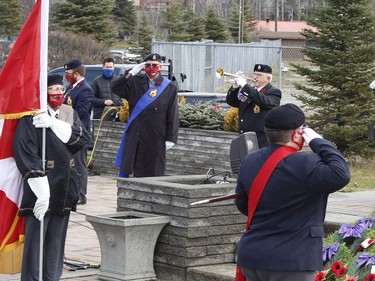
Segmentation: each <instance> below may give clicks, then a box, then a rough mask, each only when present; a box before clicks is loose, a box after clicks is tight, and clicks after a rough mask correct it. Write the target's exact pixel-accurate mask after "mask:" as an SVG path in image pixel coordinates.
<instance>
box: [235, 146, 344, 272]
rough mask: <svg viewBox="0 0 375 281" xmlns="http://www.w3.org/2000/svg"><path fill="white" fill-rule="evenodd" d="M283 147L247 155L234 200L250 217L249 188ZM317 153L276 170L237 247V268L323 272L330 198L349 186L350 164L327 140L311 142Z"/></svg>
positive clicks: (298, 155) (293, 157)
mask: <svg viewBox="0 0 375 281" xmlns="http://www.w3.org/2000/svg"><path fill="white" fill-rule="evenodd" d="M279 147H280V146H278V145H270V146H269V147H267V148H263V149H260V150H257V151H255V152H253V153H250V154H249V155H247V156H246V158H245V159H244V161H243V162H242V164H241V168H240V173H239V176H238V180H237V187H236V193H239V192H242V191H245V192H246V194H247V196H245V197H242V198H240V199H236V206H237V208H238V210H240V211H241V213H243V214H245V215H247V214H248V194H249V190H250V186H251V184H252V182H253V181H254V178H255V176H256V175H257V174H258V172H259V170H260V168H261V167H262V166H263V164H264V163H265V161H266V160H267V159H268V158H269V156H270V155H271V154H272V153H273V152H274V151H275V150H276V149H277V148H279ZM310 147H311V149H312V151H313V152H314V153H311V152H299V153H294V154H292V155H289V156H287V157H286V158H284V159H283V160H281V162H280V163H279V164H278V165H277V166H276V169H275V170H274V171H273V173H272V175H271V177H270V179H269V181H268V183H267V184H266V186H265V188H264V191H263V193H262V196H261V198H260V200H259V203H258V205H257V208H256V210H255V213H254V215H253V218H252V221H251V224H250V228H249V230H248V231H246V232H245V233H244V234H243V236H242V238H241V240H240V244H239V250H238V257H237V263H238V264H239V265H240V266H241V267H244V268H250V269H263V270H281V271H315V270H320V269H321V268H322V265H323V262H322V244H323V237H324V231H323V223H324V218H325V214H326V208H327V199H328V195H329V193H332V192H335V191H337V190H339V189H341V188H343V187H344V186H345V185H346V184H348V182H349V180H350V171H349V167H348V165H347V163H346V160H345V159H344V157H343V156H342V155H341V153H340V152H339V151H337V149H335V148H334V146H333V145H332V143H330V142H329V141H327V140H325V139H314V140H312V141H311V142H310Z"/></svg>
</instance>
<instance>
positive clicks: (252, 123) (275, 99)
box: [226, 84, 281, 133]
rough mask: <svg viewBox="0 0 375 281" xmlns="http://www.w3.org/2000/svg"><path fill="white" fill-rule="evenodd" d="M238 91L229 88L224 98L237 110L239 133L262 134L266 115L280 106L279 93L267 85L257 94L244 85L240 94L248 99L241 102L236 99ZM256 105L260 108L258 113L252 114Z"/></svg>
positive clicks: (252, 88)
mask: <svg viewBox="0 0 375 281" xmlns="http://www.w3.org/2000/svg"><path fill="white" fill-rule="evenodd" d="M239 89H240V88H233V87H230V89H229V91H228V94H227V98H226V101H227V103H228V104H229V105H230V106H233V107H237V108H239V112H238V129H239V132H240V133H244V132H249V131H252V132H264V121H265V118H266V115H267V113H268V111H270V110H271V109H272V108H273V107H276V106H279V105H280V100H281V91H280V90H279V89H277V88H276V87H274V86H272V85H271V84H267V85H266V86H264V87H263V88H262V89H261V90H260V91H259V92H258V90H257V89H256V88H254V87H251V86H250V85H248V84H246V85H245V86H244V87H243V88H242V90H241V92H243V93H246V94H247V95H248V99H247V100H246V101H245V102H242V101H240V100H239V99H238V97H237V94H238V93H239ZM256 105H257V106H259V108H260V111H259V113H255V112H254V108H255V106H256Z"/></svg>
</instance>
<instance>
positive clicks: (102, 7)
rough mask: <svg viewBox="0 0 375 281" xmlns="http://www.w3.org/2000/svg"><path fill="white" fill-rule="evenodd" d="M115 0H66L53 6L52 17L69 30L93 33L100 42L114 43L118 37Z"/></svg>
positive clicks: (59, 25)
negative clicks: (114, 12) (113, 18)
mask: <svg viewBox="0 0 375 281" xmlns="http://www.w3.org/2000/svg"><path fill="white" fill-rule="evenodd" d="M114 1H115V0H66V2H64V3H56V4H54V5H53V6H52V7H53V9H52V13H51V14H52V15H51V19H52V20H53V21H54V23H55V24H56V25H57V27H60V28H62V29H64V30H67V31H72V32H74V33H76V34H82V35H85V34H92V35H94V36H95V38H96V39H97V40H98V41H99V42H105V43H109V44H111V43H113V42H114V41H115V40H116V38H117V30H116V26H115V24H114V23H113V21H112V19H111V17H112V11H113V8H114V4H115V2H114Z"/></svg>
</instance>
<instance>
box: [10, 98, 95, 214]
mask: <svg viewBox="0 0 375 281" xmlns="http://www.w3.org/2000/svg"><path fill="white" fill-rule="evenodd" d="M64 106H65V107H66V108H67V109H66V111H67V112H69V113H68V114H69V115H70V117H67V116H66V115H65V114H64V113H63V112H62V110H60V116H59V118H60V119H61V120H64V121H65V118H66V117H67V118H70V119H69V120H72V122H73V124H72V135H71V137H70V139H69V141H68V143H66V144H64V143H63V142H62V141H61V140H60V139H59V138H58V137H56V135H55V133H54V132H53V131H52V130H51V129H49V128H48V129H46V167H45V168H46V171H45V172H44V171H43V165H42V131H43V129H41V128H38V129H37V128H35V127H34V125H33V117H32V116H25V117H23V118H21V120H20V121H19V124H18V127H17V130H16V133H15V136H14V141H13V152H14V158H15V161H16V164H17V168H18V169H19V171H20V173H21V174H22V177H23V179H24V184H23V185H24V189H23V197H22V202H21V207H20V211H19V214H20V215H26V214H33V208H34V205H35V202H36V199H37V198H36V196H35V194H34V192H33V191H32V190H31V189H30V186H29V184H28V183H27V180H28V179H29V178H34V177H42V176H45V175H47V177H48V182H49V185H50V204H49V208H48V212H47V214H48V213H53V214H63V213H64V212H68V211H70V210H72V208H73V209H74V208H75V206H76V204H77V201H78V194H79V185H80V179H79V177H78V174H77V171H76V169H75V168H74V161H73V153H75V152H77V151H78V150H80V149H81V148H82V146H83V145H85V144H86V143H87V142H88V141H89V139H90V135H89V133H88V132H87V131H86V130H85V128H84V126H83V125H82V123H81V121H80V120H79V118H78V115H77V113H76V112H74V110H73V109H72V108H70V107H69V106H67V105H62V107H64Z"/></svg>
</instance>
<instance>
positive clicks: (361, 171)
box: [342, 159, 375, 192]
mask: <svg viewBox="0 0 375 281" xmlns="http://www.w3.org/2000/svg"><path fill="white" fill-rule="evenodd" d="M374 170H375V161H374V160H367V161H365V160H358V159H356V160H351V161H350V173H351V180H350V182H349V184H348V185H347V186H346V187H345V188H344V189H343V190H342V192H356V191H365V190H375V172H374Z"/></svg>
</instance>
